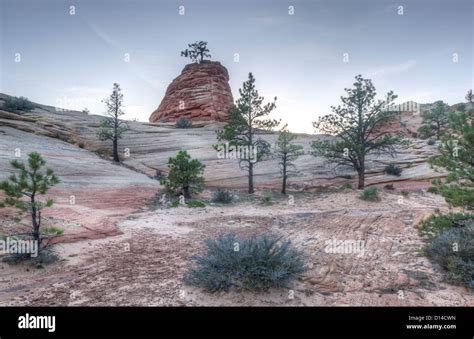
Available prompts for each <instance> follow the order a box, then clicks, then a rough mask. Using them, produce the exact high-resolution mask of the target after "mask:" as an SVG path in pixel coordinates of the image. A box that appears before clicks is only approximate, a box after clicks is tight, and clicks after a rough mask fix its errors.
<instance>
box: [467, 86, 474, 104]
mask: <svg viewBox="0 0 474 339" xmlns="http://www.w3.org/2000/svg"><path fill="white" fill-rule="evenodd" d="M465 98H466V100H467V102H469V103H471V104H472V103H474V94H472V89H470V90H469V91H467V94H466V97H465Z"/></svg>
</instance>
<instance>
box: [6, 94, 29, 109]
mask: <svg viewBox="0 0 474 339" xmlns="http://www.w3.org/2000/svg"><path fill="white" fill-rule="evenodd" d="M3 107H4V108H5V109H7V110H10V111H25V112H28V111H31V110H32V109H33V108H35V105H34V104H33V103H32V102H31V101H30V100H28V99H27V98H25V97H19V98H17V97H8V98H6V99H5V102H4V103H3Z"/></svg>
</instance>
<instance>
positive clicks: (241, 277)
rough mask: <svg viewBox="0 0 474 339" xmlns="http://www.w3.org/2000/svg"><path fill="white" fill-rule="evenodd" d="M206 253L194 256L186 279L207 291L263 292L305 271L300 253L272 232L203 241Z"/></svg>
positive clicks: (301, 253)
mask: <svg viewBox="0 0 474 339" xmlns="http://www.w3.org/2000/svg"><path fill="white" fill-rule="evenodd" d="M205 244H206V246H207V253H206V254H204V255H195V256H193V257H192V260H193V261H194V262H195V266H194V267H192V268H190V269H189V270H188V272H187V274H186V275H185V281H186V282H187V283H189V284H191V285H194V286H198V287H201V288H204V289H206V290H208V291H210V292H217V291H228V290H229V289H230V288H234V287H235V288H242V289H246V290H252V291H266V290H268V289H269V288H271V287H288V285H289V284H290V283H291V282H292V281H293V280H295V279H296V278H298V276H300V275H301V274H302V273H303V272H305V271H306V270H307V268H306V267H305V265H304V262H303V252H301V251H299V250H296V249H295V248H293V247H292V245H291V243H290V241H283V242H280V241H279V238H277V237H276V236H273V235H262V236H253V237H251V238H248V239H237V238H236V236H235V235H234V234H227V235H220V236H219V237H218V238H217V239H207V240H206V241H205Z"/></svg>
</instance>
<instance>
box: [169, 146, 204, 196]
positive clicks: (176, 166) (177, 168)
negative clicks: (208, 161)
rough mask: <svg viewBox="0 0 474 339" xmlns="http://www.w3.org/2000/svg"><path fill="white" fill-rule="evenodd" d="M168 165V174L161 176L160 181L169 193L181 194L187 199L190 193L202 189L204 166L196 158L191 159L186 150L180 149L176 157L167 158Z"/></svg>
mask: <svg viewBox="0 0 474 339" xmlns="http://www.w3.org/2000/svg"><path fill="white" fill-rule="evenodd" d="M168 167H169V169H170V171H169V173H168V176H166V177H165V176H162V177H161V180H160V182H161V184H162V185H164V186H165V187H166V190H167V191H168V192H169V193H171V194H175V195H180V194H182V195H183V196H184V197H185V198H186V199H189V198H191V195H192V194H195V193H199V192H201V191H202V188H203V183H204V177H203V173H204V168H205V167H206V166H205V165H203V164H202V163H201V162H200V161H199V160H197V159H192V160H191V156H190V155H189V154H188V152H186V151H184V150H182V151H179V152H178V154H177V155H176V157H174V158H169V159H168Z"/></svg>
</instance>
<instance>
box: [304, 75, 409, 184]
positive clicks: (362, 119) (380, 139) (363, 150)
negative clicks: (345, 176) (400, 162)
mask: <svg viewBox="0 0 474 339" xmlns="http://www.w3.org/2000/svg"><path fill="white" fill-rule="evenodd" d="M355 79H356V82H355V83H354V88H351V89H349V88H346V89H345V91H346V93H347V96H346V97H341V101H342V106H337V107H335V106H332V107H331V108H332V111H333V114H328V115H325V116H323V117H321V118H319V120H318V121H316V122H314V123H313V126H314V127H315V128H316V130H317V131H319V132H322V133H325V134H329V135H334V136H336V140H335V141H333V142H331V141H327V140H316V141H313V142H312V144H311V147H312V155H314V156H322V157H324V158H326V159H327V160H328V161H329V162H334V163H336V167H337V166H339V165H348V166H351V167H352V168H354V170H355V171H357V174H358V176H359V185H358V188H359V189H362V188H364V186H365V160H366V157H367V155H368V154H374V155H381V154H389V155H392V156H393V155H394V154H395V153H396V150H395V146H396V145H397V144H401V143H403V139H402V137H401V136H396V135H389V134H386V133H383V132H377V128H379V127H381V126H382V125H383V124H385V123H386V122H388V121H390V120H392V119H395V118H396V117H397V114H396V112H391V111H389V110H387V107H389V106H390V105H391V104H392V102H393V101H394V100H395V99H396V98H397V96H396V95H394V94H393V92H392V91H390V92H388V93H387V95H386V98H385V100H378V101H375V95H376V92H375V87H374V85H373V84H372V81H371V80H370V79H363V78H362V76H361V75H358V76H356V77H355Z"/></svg>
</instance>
